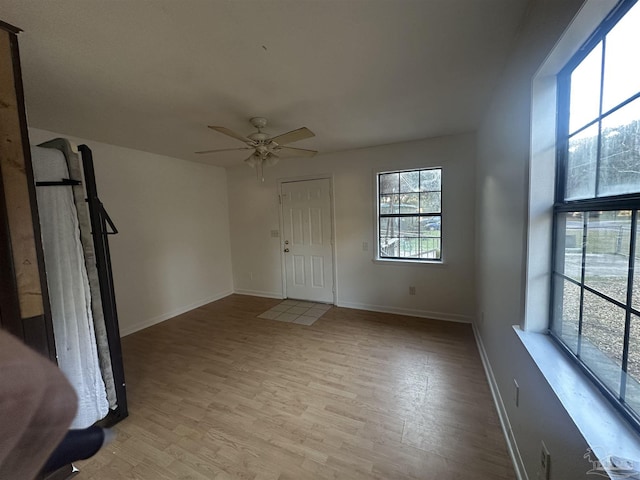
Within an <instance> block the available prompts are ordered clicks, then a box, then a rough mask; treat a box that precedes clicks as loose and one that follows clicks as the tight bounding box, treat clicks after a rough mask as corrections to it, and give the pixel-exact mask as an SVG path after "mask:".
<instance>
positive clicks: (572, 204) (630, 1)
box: [549, 0, 640, 431]
mask: <svg viewBox="0 0 640 480" xmlns="http://www.w3.org/2000/svg"><path fill="white" fill-rule="evenodd" d="M636 3H637V0H620V1H619V2H618V4H617V5H616V7H615V8H614V9H613V10H612V11H611V12H610V13H609V15H608V16H607V17H606V18H605V20H604V21H603V22H602V23H601V24H600V26H599V27H598V28H597V29H596V31H595V32H594V33H593V34H592V35H591V37H590V38H589V39H588V40H587V41H586V42H585V44H584V45H583V46H582V47H581V48H580V49H579V50H578V52H577V53H576V54H575V55H574V57H573V58H572V59H571V60H570V61H569V62H568V63H567V65H566V66H565V67H564V68H563V70H562V71H561V72H560V73H559V75H558V118H557V125H558V128H557V139H558V140H557V162H556V169H557V170H556V189H555V191H556V199H555V204H554V207H553V247H552V260H551V261H552V265H551V271H552V275H551V302H550V305H549V313H550V315H549V318H550V319H551V322H550V328H549V334H550V335H551V337H552V338H553V339H554V340H556V341H557V342H558V344H559V345H560V346H561V348H562V350H563V351H564V352H565V353H566V354H567V355H569V357H570V358H572V359H573V360H575V361H576V363H577V365H578V366H579V367H580V369H581V370H582V371H583V372H584V373H585V374H586V376H587V377H589V378H590V379H591V380H592V381H593V383H594V384H595V385H596V386H597V387H598V389H599V390H600V391H601V392H602V393H603V395H604V396H605V397H606V398H607V399H608V400H609V401H611V403H612V404H613V405H614V406H615V407H616V409H617V410H618V411H619V412H620V413H621V414H622V415H623V416H624V417H625V418H626V419H627V420H629V422H630V423H631V425H632V426H633V427H634V428H635V429H636V430H638V431H640V412H635V411H634V410H632V409H631V408H630V407H629V406H628V405H627V404H626V403H625V393H626V392H625V387H626V372H627V365H628V355H629V342H630V327H631V316H632V315H638V316H640V311H638V310H637V309H635V308H633V306H632V294H633V279H634V269H635V253H636V242H637V239H636V234H637V225H638V216H639V215H640V213H639V211H640V193H634V194H625V195H616V196H610V197H597V194H598V187H599V185H598V168H597V166H598V164H599V161H600V155H601V130H600V131H599V133H598V146H597V164H596V191H595V195H596V197H594V198H588V199H582V200H571V201H567V200H565V195H566V184H567V161H568V146H569V139H570V138H571V137H572V136H574V135H576V134H578V133H580V132H581V131H583V130H584V129H586V128H589V127H590V126H592V125H595V124H598V125H599V124H600V123H601V122H602V119H603V118H605V117H607V116H608V115H609V114H611V113H613V112H615V111H617V110H619V109H620V108H622V107H624V106H625V105H627V104H629V103H630V102H631V101H633V100H635V99H637V98H639V97H640V92H639V93H637V94H636V95H633V96H632V97H630V98H628V99H627V100H625V101H624V102H622V103H621V104H619V105H617V106H615V107H614V108H612V109H610V110H609V111H607V112H604V113H603V112H601V111H600V113H599V115H598V117H597V119H596V120H594V121H592V122H590V123H589V124H587V125H584V126H582V127H581V128H579V129H578V130H576V131H575V132H569V101H570V89H571V73H572V72H573V70H574V69H575V68H576V67H577V66H578V65H579V64H580V63H581V62H582V61H583V60H584V59H585V58H586V56H587V55H588V54H589V53H590V52H591V51H592V49H593V48H594V47H595V46H596V45H597V44H598V43H599V42H600V41H604V40H605V36H606V34H607V33H608V32H609V31H610V30H611V29H612V28H613V26H614V25H615V24H616V23H617V22H618V21H619V20H620V19H621V18H622V16H624V14H625V13H626V12H627V11H629V9H630V8H631V7H632V6H633V5H634V4H636ZM605 55H606V44H604V45H603V60H602V67H601V68H602V71H601V81H602V79H603V78H604V75H603V72H604V58H605ZM602 92H603V88H602V84H601V85H600V110H602ZM570 134H571V135H570ZM614 210H630V211H631V212H632V213H631V233H630V246H629V252H628V253H629V269H628V273H627V295H626V299H625V300H626V302H625V303H623V302H620V301H618V300H615V299H613V298H611V297H609V296H608V295H606V294H604V293H602V292H600V291H598V290H596V289H593V288H591V287H589V286H587V285H586V284H585V266H586V265H585V258H586V250H585V249H586V234H587V233H586V232H587V228H588V214H589V213H590V212H593V211H614ZM568 212H582V214H583V226H582V232H583V241H582V262H581V278H580V281H576V280H575V279H573V278H570V277H568V276H567V275H565V274H564V272H559V271H557V261H558V252H560V251H564V241H565V239H564V232H565V229H564V228H560V227H559V223H560V222H559V217H560V215H562V214H563V213H568ZM558 280H560V281H561V282H564V281H565V280H566V281H568V282H570V283H573V284H574V285H576V286H578V287H579V288H580V301H579V309H580V312H579V319H578V343H577V346H576V353H574V352H573V351H572V350H571V348H570V347H569V346H568V345H567V344H566V343H565V341H564V340H563V339H562V338H561V337H560V336H559V335H557V334H556V333H555V332H554V330H553V325H554V321H556V314H557V313H558V311H559V312H562V304H561V303H560V304H559V305H555V303H556V300H557V298H556V296H557V292H558V288H557V287H558V284H557V282H558ZM585 291H587V292H590V293H592V294H594V295H596V296H598V297H599V298H601V299H603V300H605V301H608V302H610V303H611V304H613V305H616V306H618V307H620V308H623V309H624V311H625V331H624V338H623V353H622V365H621V379H620V395H619V396H617V395H616V394H615V393H614V392H613V391H612V390H611V389H609V388H608V387H607V386H606V385H605V384H604V382H603V381H602V380H601V379H600V378H599V377H598V376H597V375H596V374H595V372H594V371H592V370H591V369H590V368H589V367H588V366H587V365H586V364H585V363H584V362H583V361H582V360H581V359H580V355H581V344H582V325H583V311H584V293H585ZM560 302H562V294H561V299H560Z"/></svg>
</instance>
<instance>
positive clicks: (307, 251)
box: [281, 178, 333, 303]
mask: <svg viewBox="0 0 640 480" xmlns="http://www.w3.org/2000/svg"><path fill="white" fill-rule="evenodd" d="M281 195H282V215H283V228H284V230H283V231H284V235H283V239H282V240H283V249H284V265H285V282H286V285H285V286H286V294H287V297H288V298H295V299H299V300H310V301H314V302H327V303H333V247H332V245H331V238H332V232H331V182H330V180H329V179H328V178H323V179H318V180H305V181H300V182H286V183H282V190H281Z"/></svg>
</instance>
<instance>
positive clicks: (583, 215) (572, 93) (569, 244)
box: [550, 1, 640, 429]
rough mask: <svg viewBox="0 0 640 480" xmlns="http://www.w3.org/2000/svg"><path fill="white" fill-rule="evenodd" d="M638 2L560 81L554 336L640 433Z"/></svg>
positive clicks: (628, 5)
mask: <svg viewBox="0 0 640 480" xmlns="http://www.w3.org/2000/svg"><path fill="white" fill-rule="evenodd" d="M638 45H640V3H635V1H624V2H621V3H620V4H619V7H618V10H617V11H616V12H615V13H613V14H612V15H610V16H609V17H608V19H607V20H605V22H604V23H603V24H602V25H601V26H600V27H599V29H598V30H597V31H596V33H595V34H594V35H593V36H592V37H591V39H590V40H589V42H588V43H587V44H586V45H585V46H584V47H583V48H582V49H581V50H580V51H579V52H578V53H577V54H576V56H575V57H574V58H573V59H572V60H571V61H570V62H569V64H568V65H567V66H566V67H565V69H564V70H563V71H562V72H561V73H560V75H559V76H558V102H559V107H558V113H559V115H558V118H559V122H558V174H557V178H558V183H557V186H556V203H555V206H554V252H553V254H554V261H553V276H552V321H551V329H550V331H551V335H552V336H553V337H554V338H556V339H557V340H558V341H559V342H560V343H561V344H562V345H563V346H564V349H565V351H566V352H567V353H568V354H569V355H571V356H572V357H573V358H574V359H575V360H576V361H577V362H578V364H579V365H580V366H581V367H582V368H583V370H584V371H585V372H586V374H587V375H588V376H589V377H590V378H591V379H592V380H593V381H594V382H595V383H596V385H598V387H600V389H601V390H602V391H603V393H604V394H605V395H606V396H607V397H608V398H609V399H610V400H611V401H612V402H613V404H614V405H615V406H616V407H617V408H618V409H619V410H620V411H621V412H622V413H623V414H624V415H625V416H626V417H627V418H628V419H629V420H630V421H631V423H632V424H633V425H634V426H635V427H636V428H637V429H640V274H639V272H640V249H639V248H638V238H639V237H640V223H639V220H640V62H639V61H638V54H637V49H638Z"/></svg>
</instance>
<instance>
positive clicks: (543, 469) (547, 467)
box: [538, 442, 551, 480]
mask: <svg viewBox="0 0 640 480" xmlns="http://www.w3.org/2000/svg"><path fill="white" fill-rule="evenodd" d="M540 444H541V448H540V471H539V474H538V480H549V478H550V477H549V474H550V473H551V454H550V453H549V450H548V449H547V446H546V445H545V444H544V442H540Z"/></svg>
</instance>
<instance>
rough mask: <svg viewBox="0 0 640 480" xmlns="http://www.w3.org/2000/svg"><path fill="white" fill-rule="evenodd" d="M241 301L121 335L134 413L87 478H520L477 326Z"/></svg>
mask: <svg viewBox="0 0 640 480" xmlns="http://www.w3.org/2000/svg"><path fill="white" fill-rule="evenodd" d="M277 303H278V300H271V299H264V298H255V297H247V296H240V295H232V296H230V297H227V298H225V299H223V300H220V301H218V302H214V303H212V304H209V305H207V306H204V307H201V308H198V309H197V310H194V311H192V312H189V313H187V314H184V315H181V316H179V317H176V318H175V319H172V320H169V321H167V322H164V323H162V324H159V325H156V326H153V327H151V328H148V329H146V330H143V331H141V332H138V333H135V334H133V335H129V336H128V337H125V338H124V339H123V349H124V361H125V370H126V376H127V390H128V395H129V410H130V417H129V418H127V419H126V420H124V421H123V422H121V423H120V424H119V425H118V426H116V430H117V432H118V439H117V440H116V441H115V442H114V443H113V444H111V445H109V446H108V447H106V448H104V449H103V450H102V451H101V452H99V453H98V455H96V456H95V457H94V458H92V459H90V460H87V461H85V462H80V463H79V464H78V467H79V468H80V471H81V473H80V475H79V476H78V477H76V478H78V479H79V480H84V479H87V480H88V479H94V480H103V479H104V480H107V479H108V480H116V479H148V480H156V479H197V480H200V479H202V480H204V479H230V478H240V479H282V480H285V479H296V480H298V479H315V478H319V479H327V478H332V479H333V478H340V479H370V478H379V479H418V478H420V479H444V480H447V479H474V480H485V479H487V480H488V479H492V480H494V479H510V480H512V479H515V474H514V471H513V467H512V466H511V463H510V460H509V457H508V454H507V450H506V445H505V441H504V437H503V435H502V432H501V430H500V426H499V421H498V418H497V414H496V411H495V407H494V405H493V403H492V400H491V394H490V392H489V387H488V385H487V381H486V377H485V375H484V372H483V369H482V365H481V362H480V357H479V355H478V352H477V349H476V346H475V343H474V339H473V333H472V331H471V327H470V326H469V325H463V324H456V323H448V322H440V321H430V320H424V319H415V318H410V317H402V316H397V315H388V314H381V313H372V312H364V311H358V310H350V309H343V308H335V307H334V308H332V309H331V310H329V311H328V312H327V313H326V314H325V315H324V316H323V317H321V318H320V319H319V320H318V321H316V323H315V324H313V325H312V326H308V327H307V326H303V325H295V324H291V323H282V322H278V321H273V320H265V319H259V318H255V317H256V315H259V314H260V313H262V312H264V311H265V310H267V309H268V308H270V307H272V306H273V305H275V304H277Z"/></svg>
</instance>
